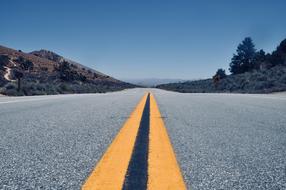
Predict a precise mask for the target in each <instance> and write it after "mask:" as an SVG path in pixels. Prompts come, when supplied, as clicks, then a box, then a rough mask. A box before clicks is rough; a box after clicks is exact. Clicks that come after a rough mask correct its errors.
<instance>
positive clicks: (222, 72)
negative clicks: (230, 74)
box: [215, 69, 226, 79]
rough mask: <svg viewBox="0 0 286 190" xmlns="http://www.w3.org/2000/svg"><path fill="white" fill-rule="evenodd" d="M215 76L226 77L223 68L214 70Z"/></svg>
mask: <svg viewBox="0 0 286 190" xmlns="http://www.w3.org/2000/svg"><path fill="white" fill-rule="evenodd" d="M215 76H218V77H219V78H220V79H223V78H225V77H226V74H225V70H224V69H218V70H217V71H216V74H215Z"/></svg>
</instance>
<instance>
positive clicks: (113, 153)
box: [82, 95, 147, 190]
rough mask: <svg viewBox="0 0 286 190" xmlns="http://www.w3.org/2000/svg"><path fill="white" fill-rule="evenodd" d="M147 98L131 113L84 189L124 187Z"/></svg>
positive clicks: (116, 188)
mask: <svg viewBox="0 0 286 190" xmlns="http://www.w3.org/2000/svg"><path fill="white" fill-rule="evenodd" d="M146 99H147V95H145V96H144V97H143V98H142V99H141V101H140V102H139V104H138V105H137V107H136V108H135V110H134V111H133V112H132V113H131V115H130V118H129V119H128V120H127V121H126V123H125V124H124V125H123V127H122V128H121V130H120V131H119V133H118V134H117V136H116V137H115V139H114V141H113V142H112V143H111V145H110V146H109V147H108V149H107V151H106V153H105V154H104V155H103V157H102V158H101V160H100V161H99V162H98V164H97V166H96V167H95V169H94V170H93V171H92V172H91V174H90V176H89V177H88V178H87V180H86V181H85V183H84V184H83V186H82V189H83V190H101V189H102V190H119V189H121V188H122V185H123V182H124V178H125V174H126V171H127V168H128V164H129V161H130V158H131V155H132V151H133V147H134V143H135V140H136V135H137V132H138V129H139V126H140V121H141V116H142V113H143V109H144V105H145V103H146Z"/></svg>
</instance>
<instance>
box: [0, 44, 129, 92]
mask: <svg viewBox="0 0 286 190" xmlns="http://www.w3.org/2000/svg"><path fill="white" fill-rule="evenodd" d="M133 87H135V86H134V85H132V84H129V83H126V82H123V81H120V80H117V79H114V78H112V77H110V76H108V75H105V74H103V73H101V72H99V71H96V70H94V69H91V68H89V67H87V66H84V65H82V64H80V63H77V62H75V61H72V60H69V59H67V58H64V57H62V56H60V55H58V54H56V53H54V52H52V51H48V50H39V51H33V52H31V53H24V52H22V51H21V50H14V49H11V48H7V47H4V46H0V92H1V93H2V94H6V95H42V94H63V93H102V92H109V91H117V90H123V89H126V88H133Z"/></svg>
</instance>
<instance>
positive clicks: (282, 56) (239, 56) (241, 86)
mask: <svg viewBox="0 0 286 190" xmlns="http://www.w3.org/2000/svg"><path fill="white" fill-rule="evenodd" d="M229 71H230V74H229V75H227V74H226V72H225V70H224V69H222V68H220V69H218V70H217V71H216V73H215V74H214V76H213V77H212V78H210V79H204V80H197V81H187V82H182V83H170V84H163V85H158V86H157V88H162V89H166V90H172V91H177V92H198V93H204V92H239V93H270V92H277V91H285V90H286V39H285V40H283V41H282V42H281V43H280V44H279V45H278V47H277V48H276V50H275V51H273V52H272V53H265V51H264V50H262V49H261V50H258V51H257V50H256V49H255V45H254V43H253V41H252V39H251V38H250V37H247V38H245V39H244V40H243V41H242V42H241V43H240V44H239V45H238V47H237V50H236V53H235V54H234V55H233V57H232V59H231V61H230V64H229Z"/></svg>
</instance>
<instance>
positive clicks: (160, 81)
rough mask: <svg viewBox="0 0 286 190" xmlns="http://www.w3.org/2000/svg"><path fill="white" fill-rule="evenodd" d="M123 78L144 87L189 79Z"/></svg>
mask: <svg viewBox="0 0 286 190" xmlns="http://www.w3.org/2000/svg"><path fill="white" fill-rule="evenodd" d="M122 80H123V81H125V82H129V83H132V84H136V85H138V86H143V87H155V86H157V85H160V84H167V83H176V82H185V81H187V80H184V79H167V78H142V79H122Z"/></svg>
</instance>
